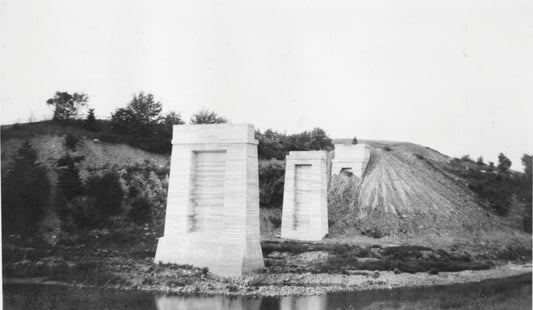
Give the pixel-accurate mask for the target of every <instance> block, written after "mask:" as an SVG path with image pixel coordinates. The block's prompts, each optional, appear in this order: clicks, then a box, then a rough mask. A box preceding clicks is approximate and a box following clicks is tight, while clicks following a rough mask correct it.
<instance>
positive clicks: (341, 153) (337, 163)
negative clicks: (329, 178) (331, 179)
mask: <svg viewBox="0 0 533 310" xmlns="http://www.w3.org/2000/svg"><path fill="white" fill-rule="evenodd" d="M369 159H370V148H369V147H368V146H367V145H366V144H341V143H339V144H335V158H334V159H333V160H332V162H331V173H332V174H337V175H339V174H340V173H341V171H346V172H351V173H353V175H355V176H356V177H358V178H361V177H362V176H363V174H364V173H365V170H366V166H367V164H368V160H369Z"/></svg>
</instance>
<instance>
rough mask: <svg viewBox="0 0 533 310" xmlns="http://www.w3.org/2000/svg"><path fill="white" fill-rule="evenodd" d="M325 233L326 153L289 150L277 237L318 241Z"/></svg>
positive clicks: (326, 227)
mask: <svg viewBox="0 0 533 310" xmlns="http://www.w3.org/2000/svg"><path fill="white" fill-rule="evenodd" d="M327 233H328V209H327V169H326V152H324V151H309V152H290V153H289V155H288V156H287V158H286V163H285V188H284V195H283V212H282V222H281V237H282V238H287V239H297V240H321V239H322V238H323V237H324V236H325V235H326V234H327Z"/></svg>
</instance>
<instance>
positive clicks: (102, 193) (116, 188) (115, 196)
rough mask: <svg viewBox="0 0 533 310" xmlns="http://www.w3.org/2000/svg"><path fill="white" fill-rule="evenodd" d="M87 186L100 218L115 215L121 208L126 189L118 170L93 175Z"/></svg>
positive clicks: (93, 206)
mask: <svg viewBox="0 0 533 310" xmlns="http://www.w3.org/2000/svg"><path fill="white" fill-rule="evenodd" d="M85 186H86V188H87V194H88V197H89V198H90V201H91V207H92V208H94V210H95V214H96V216H97V217H98V218H99V219H100V220H103V219H106V218H107V217H109V216H110V215H115V214H117V213H118V212H119V211H120V210H121V206H122V200H123V198H124V190H123V189H122V186H121V185H120V176H119V175H118V173H117V172H116V171H110V172H107V173H105V174H104V175H102V176H99V175H93V176H91V177H89V178H88V179H87V181H86V182H85Z"/></svg>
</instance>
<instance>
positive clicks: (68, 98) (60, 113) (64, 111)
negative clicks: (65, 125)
mask: <svg viewBox="0 0 533 310" xmlns="http://www.w3.org/2000/svg"><path fill="white" fill-rule="evenodd" d="M88 100H89V97H88V96H87V95H86V94H83V93H74V94H72V95H71V94H69V93H67V92H59V91H58V92H56V93H55V95H54V97H52V98H50V99H48V100H47V101H46V103H47V104H48V105H50V106H53V107H54V116H53V120H54V121H66V122H68V121H69V120H71V119H75V118H77V117H78V113H79V110H80V109H81V108H82V107H84V106H86V105H87V101H88Z"/></svg>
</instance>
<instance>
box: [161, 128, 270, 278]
mask: <svg viewBox="0 0 533 310" xmlns="http://www.w3.org/2000/svg"><path fill="white" fill-rule="evenodd" d="M254 135H255V131H254V127H253V126H252V125H250V124H216V125H177V126H174V130H173V140H172V156H171V164H170V178H169V185H168V199H167V210H166V218H165V231H164V236H163V237H162V238H160V239H159V243H158V245H157V252H156V255H155V261H156V262H163V263H175V264H191V265H194V266H197V267H208V268H209V270H210V271H212V272H213V273H215V274H218V275H222V276H239V275H241V274H242V273H246V272H250V271H253V270H257V269H259V268H262V267H264V262H263V254H262V251H261V244H260V235H259V174H258V160H257V140H255V138H254Z"/></svg>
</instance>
